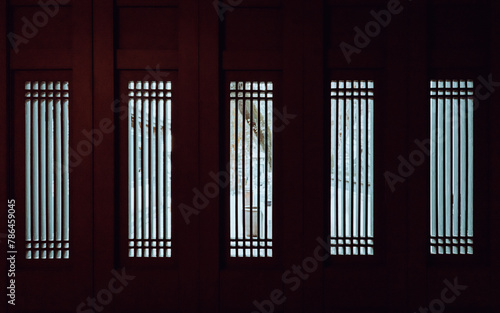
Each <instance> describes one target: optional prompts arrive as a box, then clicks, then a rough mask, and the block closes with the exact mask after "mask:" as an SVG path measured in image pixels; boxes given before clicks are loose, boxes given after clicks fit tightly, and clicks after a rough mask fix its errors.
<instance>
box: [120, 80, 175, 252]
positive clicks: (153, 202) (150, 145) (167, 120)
mask: <svg viewBox="0 0 500 313" xmlns="http://www.w3.org/2000/svg"><path fill="white" fill-rule="evenodd" d="M128 96H129V103H128V112H129V113H128V160H129V161H128V174H129V176H128V177H129V182H128V185H129V195H128V196H129V198H128V239H129V249H128V255H129V257H153V258H154V257H159V258H163V257H171V255H172V212H171V203H172V202H171V177H172V175H171V173H172V171H171V156H172V135H171V108H172V83H171V82H170V81H166V82H163V81H160V82H157V81H151V82H150V81H130V82H129V83H128Z"/></svg>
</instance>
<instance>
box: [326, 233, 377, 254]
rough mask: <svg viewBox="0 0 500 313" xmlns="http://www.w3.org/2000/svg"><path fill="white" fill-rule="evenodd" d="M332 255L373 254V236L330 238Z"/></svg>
mask: <svg viewBox="0 0 500 313" xmlns="http://www.w3.org/2000/svg"><path fill="white" fill-rule="evenodd" d="M330 253H331V254H332V255H373V238H366V237H365V238H361V237H357V238H354V237H350V238H339V237H336V238H333V237H332V238H330Z"/></svg>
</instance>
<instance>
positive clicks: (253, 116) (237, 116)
mask: <svg viewBox="0 0 500 313" xmlns="http://www.w3.org/2000/svg"><path fill="white" fill-rule="evenodd" d="M229 89H230V90H229V99H230V179H231V182H230V225H229V228H230V248H229V255H230V256H231V257H272V239H273V236H272V232H273V228H272V227H273V223H272V216H273V207H272V166H273V162H272V153H273V138H272V136H273V132H272V125H273V124H272V123H273V96H274V94H273V92H274V90H273V89H274V88H273V83H272V82H270V81H267V82H264V81H238V82H237V81H231V82H230V84H229ZM233 247H234V248H233ZM238 247H241V248H238ZM254 247H255V248H254ZM264 247H265V248H264Z"/></svg>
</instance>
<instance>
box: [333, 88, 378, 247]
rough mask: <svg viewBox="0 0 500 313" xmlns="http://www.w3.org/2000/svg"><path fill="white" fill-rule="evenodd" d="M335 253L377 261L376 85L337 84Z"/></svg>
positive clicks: (334, 132)
mask: <svg viewBox="0 0 500 313" xmlns="http://www.w3.org/2000/svg"><path fill="white" fill-rule="evenodd" d="M330 87H331V88H330V89H331V90H330V92H331V133H330V134H331V151H330V152H331V153H330V154H331V159H330V160H331V175H330V177H331V185H330V227H331V228H330V245H331V249H330V253H331V254H332V255H372V254H373V253H374V251H373V245H374V238H373V226H374V225H373V224H374V223H373V102H374V101H373V96H374V90H373V89H374V84H373V81H370V80H368V81H365V80H334V81H331V86H330Z"/></svg>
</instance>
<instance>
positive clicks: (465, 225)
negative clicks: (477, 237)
mask: <svg viewBox="0 0 500 313" xmlns="http://www.w3.org/2000/svg"><path fill="white" fill-rule="evenodd" d="M473 94H474V83H473V81H472V80H431V82H430V105H431V123H430V124H431V129H430V132H431V172H430V177H431V179H430V185H431V201H430V224H431V227H430V252H431V254H472V253H473V188H472V187H473V156H474V153H473V139H474V136H473V107H474V100H473Z"/></svg>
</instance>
